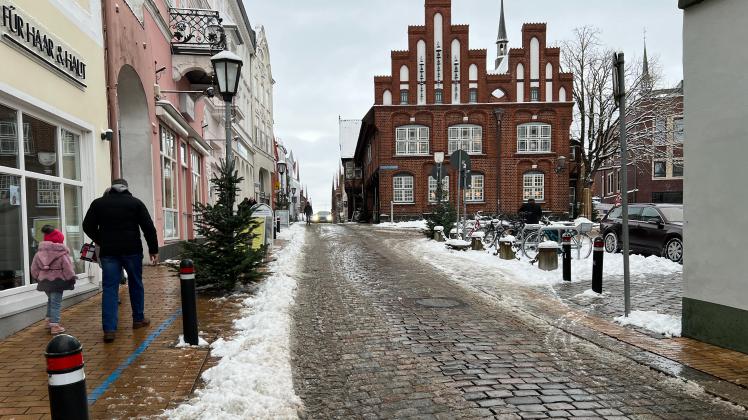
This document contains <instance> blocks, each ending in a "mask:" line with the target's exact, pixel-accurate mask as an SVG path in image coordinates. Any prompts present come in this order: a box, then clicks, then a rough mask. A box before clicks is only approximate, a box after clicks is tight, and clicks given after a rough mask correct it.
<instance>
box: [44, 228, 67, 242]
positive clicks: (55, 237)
mask: <svg viewBox="0 0 748 420" xmlns="http://www.w3.org/2000/svg"><path fill="white" fill-rule="evenodd" d="M44 240H45V241H49V242H54V243H56V244H61V243H64V242H65V235H63V234H62V232H60V231H59V230H57V229H54V230H53V231H52V232H49V233H45V234H44Z"/></svg>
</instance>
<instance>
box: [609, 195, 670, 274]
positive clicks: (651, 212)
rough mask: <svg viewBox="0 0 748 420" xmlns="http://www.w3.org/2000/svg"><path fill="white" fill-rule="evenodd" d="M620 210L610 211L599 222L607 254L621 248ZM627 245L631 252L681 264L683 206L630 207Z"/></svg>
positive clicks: (636, 205)
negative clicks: (663, 258)
mask: <svg viewBox="0 0 748 420" xmlns="http://www.w3.org/2000/svg"><path fill="white" fill-rule="evenodd" d="M621 210H622V208H621V207H620V206H619V207H615V208H613V209H611V210H610V211H609V212H608V214H607V215H605V217H604V218H603V220H602V221H601V222H600V232H601V234H602V235H603V237H604V238H605V251H607V252H618V251H620V250H621V248H622V238H621V232H622V230H621V223H622V222H621ZM629 243H630V248H631V251H632V252H636V253H640V254H644V255H659V256H661V257H665V258H668V259H669V260H671V261H675V262H683V205H679V204H631V205H629Z"/></svg>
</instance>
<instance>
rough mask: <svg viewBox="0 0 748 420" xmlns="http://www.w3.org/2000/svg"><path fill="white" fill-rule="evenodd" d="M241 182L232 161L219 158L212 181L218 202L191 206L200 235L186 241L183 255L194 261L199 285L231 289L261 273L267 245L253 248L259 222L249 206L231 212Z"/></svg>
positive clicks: (250, 280)
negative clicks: (196, 238)
mask: <svg viewBox="0 0 748 420" xmlns="http://www.w3.org/2000/svg"><path fill="white" fill-rule="evenodd" d="M242 181H243V178H241V177H240V176H239V175H238V172H236V171H235V170H234V162H229V163H226V162H225V161H221V168H220V174H219V176H217V177H215V178H213V179H212V180H211V183H212V184H213V186H214V190H215V191H216V193H217V194H218V201H217V202H216V204H213V205H211V204H202V203H198V204H195V205H194V209H195V214H196V215H197V217H196V219H195V226H196V231H197V235H198V236H200V237H201V238H200V239H199V240H191V241H188V242H185V243H184V247H183V253H182V257H183V258H189V259H191V260H192V261H193V262H194V263H195V274H196V276H195V280H196V283H197V285H198V286H208V287H209V288H213V289H217V290H219V291H222V292H232V291H234V290H235V289H236V287H237V284H242V285H244V284H248V283H251V282H254V281H257V280H258V279H259V278H260V277H261V276H262V273H261V272H260V267H261V266H262V265H263V264H264V257H265V251H266V246H265V245H262V246H261V247H259V248H258V249H254V248H253V247H252V241H253V239H254V238H255V237H256V236H257V235H256V234H255V233H254V231H255V228H257V227H258V226H259V224H260V222H259V220H258V219H255V218H253V217H252V211H251V209H250V208H248V206H238V207H239V209H238V211H234V205H235V204H236V198H237V195H238V193H239V191H240V189H239V187H238V185H239V183H240V182H242Z"/></svg>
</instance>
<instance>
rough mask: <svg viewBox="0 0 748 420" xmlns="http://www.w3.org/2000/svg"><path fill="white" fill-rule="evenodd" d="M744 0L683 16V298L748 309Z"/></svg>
mask: <svg viewBox="0 0 748 420" xmlns="http://www.w3.org/2000/svg"><path fill="white" fill-rule="evenodd" d="M745 16H748V1H746V0H719V1H717V0H710V1H706V2H704V3H701V4H697V5H695V6H692V7H690V8H688V9H687V10H686V12H685V13H684V31H683V32H684V38H683V45H684V55H683V63H684V69H683V71H684V79H685V130H686V133H687V134H686V138H687V139H688V140H687V141H686V143H685V167H686V169H685V182H684V187H685V215H686V229H685V240H684V242H685V247H686V248H685V258H684V261H685V266H684V278H685V296H686V297H688V298H692V299H698V300H702V301H707V302H712V303H717V304H721V305H727V306H731V307H735V308H739V309H744V310H748V281H747V280H746V274H745V272H746V268H745V263H744V262H743V261H742V258H743V257H742V254H743V253H744V252H745V251H744V249H745V245H744V244H745V243H746V237H747V235H748V216H746V212H747V210H746V209H748V190H746V187H745V182H746V180H747V179H748V165H746V156H748V125H746V122H745V119H746V116H748V100H747V99H748V98H747V95H748V73H746V69H747V68H748V53H746V50H745V40H746V39H748V25H745V24H743V23H744V22H743V19H744V18H745Z"/></svg>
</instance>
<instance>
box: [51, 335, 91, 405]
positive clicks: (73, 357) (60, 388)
mask: <svg viewBox="0 0 748 420" xmlns="http://www.w3.org/2000/svg"><path fill="white" fill-rule="evenodd" d="M44 356H45V357H46V358H47V374H48V375H49V385H48V388H49V409H50V412H51V415H52V420H63V419H88V418H89V415H88V396H87V394H86V374H85V373H84V372H83V346H81V343H80V341H78V339H76V338H75V337H73V336H71V335H67V334H60V335H58V336H57V337H55V338H53V339H52V340H50V341H49V344H47V350H46V352H45V353H44Z"/></svg>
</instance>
